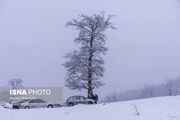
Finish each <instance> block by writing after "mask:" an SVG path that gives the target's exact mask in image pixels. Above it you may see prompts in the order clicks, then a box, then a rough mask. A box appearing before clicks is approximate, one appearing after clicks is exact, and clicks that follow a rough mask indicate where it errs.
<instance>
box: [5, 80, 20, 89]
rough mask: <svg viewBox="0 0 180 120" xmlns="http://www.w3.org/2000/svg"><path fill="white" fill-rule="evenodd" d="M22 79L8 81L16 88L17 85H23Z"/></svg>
mask: <svg viewBox="0 0 180 120" xmlns="http://www.w3.org/2000/svg"><path fill="white" fill-rule="evenodd" d="M22 81H23V80H22V79H11V80H9V81H8V84H9V85H10V86H11V87H12V88H13V89H14V88H17V87H21V86H22Z"/></svg>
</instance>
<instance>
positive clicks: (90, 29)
mask: <svg viewBox="0 0 180 120" xmlns="http://www.w3.org/2000/svg"><path fill="white" fill-rule="evenodd" d="M111 19H112V15H108V16H106V15H105V14H104V13H100V14H93V15H92V16H88V15H84V14H82V15H80V16H79V18H78V19H73V20H72V21H70V22H68V23H67V26H72V27H75V28H76V30H78V31H79V35H78V37H77V38H76V39H75V40H74V41H75V43H76V44H77V45H78V47H79V49H78V50H74V51H73V52H71V53H68V54H67V55H66V57H65V58H66V62H65V63H64V64H63V65H64V67H65V69H66V70H67V76H66V86H67V87H69V88H71V89H79V90H82V89H87V90H88V97H89V98H92V96H93V91H92V90H93V89H94V88H98V87H99V86H102V85H103V84H104V83H102V82H100V81H98V80H99V79H100V78H101V77H103V73H104V67H103V65H104V60H103V59H102V58H101V56H100V55H101V54H106V52H107V48H106V47H105V40H106V35H105V34H104V32H105V30H107V29H108V28H113V29H114V27H113V25H112V23H111Z"/></svg>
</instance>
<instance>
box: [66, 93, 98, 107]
mask: <svg viewBox="0 0 180 120" xmlns="http://www.w3.org/2000/svg"><path fill="white" fill-rule="evenodd" d="M76 104H96V102H95V100H93V99H89V98H86V97H84V96H81V95H77V96H71V97H69V98H68V99H67V101H66V105H67V106H74V105H76Z"/></svg>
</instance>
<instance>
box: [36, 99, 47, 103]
mask: <svg viewBox="0 0 180 120" xmlns="http://www.w3.org/2000/svg"><path fill="white" fill-rule="evenodd" d="M36 101H37V103H45V102H44V101H43V100H41V99H37V100H36Z"/></svg>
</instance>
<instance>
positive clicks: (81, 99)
mask: <svg viewBox="0 0 180 120" xmlns="http://www.w3.org/2000/svg"><path fill="white" fill-rule="evenodd" d="M79 101H80V103H81V104H86V98H85V97H84V96H79Z"/></svg>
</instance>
